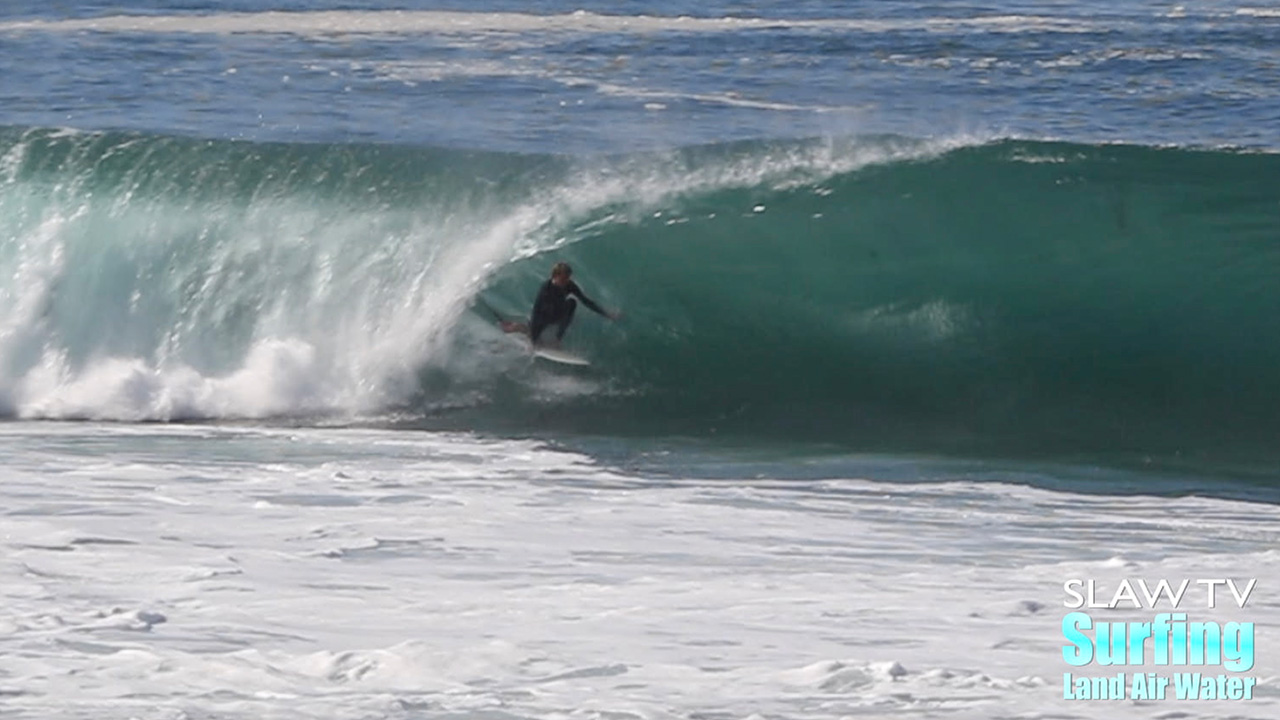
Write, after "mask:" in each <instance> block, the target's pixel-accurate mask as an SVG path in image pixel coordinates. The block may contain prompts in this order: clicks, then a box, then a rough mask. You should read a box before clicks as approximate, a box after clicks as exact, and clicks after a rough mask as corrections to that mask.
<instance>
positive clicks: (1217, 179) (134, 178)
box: [0, 128, 1280, 466]
mask: <svg viewBox="0 0 1280 720" xmlns="http://www.w3.org/2000/svg"><path fill="white" fill-rule="evenodd" d="M1278 188H1280V157H1277V156H1275V155H1269V154H1249V153H1239V152H1230V151H1207V150H1185V149H1155V148H1146V147H1132V146H1088V145H1073V144H1063V143H1047V142H1028V141H999V142H993V143H983V142H978V143H968V144H966V143H963V142H954V143H926V142H920V141H912V140H907V139H902V138H856V139H846V140H840V141H813V142H791V143H781V142H771V143H763V142H761V143H736V144H731V145H720V146H708V147H696V148H686V149H681V150H676V151H671V152H667V153H651V154H643V155H633V156H626V157H607V158H559V157H549V156H544V157H539V156H530V155H510V154H500V153H473V152H464V151H454V150H443V149H431V148H393V147H386V146H375V145H285V144H277V145H267V144H249V143H233V142H225V141H205V140H195V139H178V138H165V137H156V136H145V135H123V134H110V133H105V134H88V133H75V132H62V131H56V130H48V129H22V128H13V129H8V130H3V129H0V267H2V269H3V270H4V272H3V274H2V276H0V299H3V301H4V305H3V308H0V313H2V314H0V409H4V410H5V411H6V412H7V413H8V414H10V415H13V416H22V417H50V418H75V417H88V418H105V419H117V420H178V419H189V418H249V417H285V418H291V419H292V420H291V422H296V421H298V419H299V418H312V417H324V418H329V419H332V418H335V417H336V418H346V419H347V420H355V419H358V418H361V417H366V418H379V417H383V418H385V417H396V418H402V419H403V418H409V419H411V420H412V421H413V422H415V423H426V424H427V425H429V426H450V427H459V426H460V427H474V428H482V429H491V430H509V431H516V432H531V431H532V432H542V431H573V432H594V433H635V434H641V435H653V434H672V433H675V434H693V435H717V436H719V435H725V434H729V435H733V436H739V437H744V438H772V439H809V440H818V441H823V442H831V443H836V444H838V445H839V446H841V447H846V448H856V449H865V450H893V451H926V452H927V451H946V452H965V453H981V454H995V455H1007V454H1024V453H1052V454H1055V455H1062V454H1069V455H1078V456H1083V457H1101V456H1104V455H1121V456H1133V457H1139V458H1141V457H1152V458H1158V459H1162V460H1169V461H1176V460H1181V459H1189V460H1195V459H1202V460H1207V461H1211V462H1214V463H1222V464H1232V463H1236V462H1240V463H1257V462H1259V461H1261V462H1263V463H1267V462H1273V461H1275V460H1276V459H1277V457H1280V451H1277V449H1276V448H1278V447H1280V409H1278V408H1280V323H1278V322H1277V318H1278V317H1280V282H1277V278H1278V277H1280V189H1278ZM561 259H564V260H568V261H570V262H572V263H573V264H574V265H575V267H576V268H578V279H579V281H580V282H581V284H582V285H583V287H584V288H585V289H587V290H588V292H590V293H591V294H593V295H595V296H596V297H597V299H599V300H601V301H602V302H604V304H606V305H609V306H614V307H620V308H621V309H622V310H624V312H625V313H626V317H625V319H624V321H623V322H622V323H619V324H617V325H610V324H608V323H606V322H605V321H603V320H602V319H600V318H598V317H594V316H592V315H590V314H589V313H583V314H582V316H581V317H580V318H579V320H578V321H577V323H576V324H575V326H574V328H573V330H572V331H571V334H570V340H571V342H572V343H573V344H574V346H575V347H576V348H578V349H579V350H580V351H581V352H584V353H585V354H587V355H589V356H590V357H591V358H592V360H593V362H594V365H593V367H592V368H591V369H589V370H588V371H585V372H583V371H566V370H562V369H560V368H556V367H549V366H544V365H542V364H540V363H531V362H530V361H529V360H528V359H527V358H525V357H524V356H523V355H521V353H520V351H519V348H518V347H517V346H516V345H515V344H514V343H512V342H510V341H509V340H508V339H506V338H503V337H502V336H501V335H500V334H499V333H497V332H496V330H494V328H493V325H492V322H491V320H490V318H489V317H488V316H487V314H486V313H484V312H481V311H480V310H479V309H478V308H477V306H475V305H474V303H473V299H474V298H475V297H476V296H477V295H482V296H483V297H484V298H485V300H486V302H487V304H489V305H493V306H496V307H498V308H500V309H501V310H502V311H503V312H506V313H508V314H511V315H521V314H524V313H525V312H527V309H528V303H529V300H530V299H531V296H532V294H533V292H534V291H535V289H536V286H537V283H538V282H539V281H540V280H541V278H542V277H543V276H544V275H545V272H546V268H547V266H548V265H549V263H550V262H552V261H553V260H561ZM468 308H470V309H471V311H470V312H469V311H468ZM1255 466H1256V465H1255Z"/></svg>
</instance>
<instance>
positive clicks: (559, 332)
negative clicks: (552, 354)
mask: <svg viewBox="0 0 1280 720" xmlns="http://www.w3.org/2000/svg"><path fill="white" fill-rule="evenodd" d="M577 309H578V302H577V301H576V300H574V299H573V298H569V299H568V300H567V301H566V302H565V304H564V311H563V312H561V314H560V319H559V321H558V322H557V323H556V340H563V339H564V332H565V331H566V330H568V329H569V323H571V322H573V311H574V310H577Z"/></svg>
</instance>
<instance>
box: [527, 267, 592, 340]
mask: <svg viewBox="0 0 1280 720" xmlns="http://www.w3.org/2000/svg"><path fill="white" fill-rule="evenodd" d="M570 295H577V296H578V297H579V298H580V299H581V300H582V304H583V305H586V306H587V307H589V308H591V309H592V310H594V311H596V312H598V313H600V314H601V315H604V316H605V317H608V315H609V313H607V312H605V311H604V308H602V307H600V306H599V305H597V304H596V303H595V302H594V301H593V300H592V299H591V298H589V297H587V296H586V295H583V294H582V288H580V287H578V284H577V283H575V282H574V281H572V280H570V281H569V282H568V283H566V284H565V286H564V287H560V286H559V285H556V284H555V283H553V282H551V281H550V280H548V281H546V282H545V283H543V284H542V289H541V290H539V291H538V299H537V300H534V301H533V315H532V317H530V318H529V339H530V340H532V341H533V342H535V343H536V342H538V336H540V335H542V331H543V330H546V329H547V328H548V327H550V326H552V325H555V326H556V339H557V340H559V339H560V338H563V337H564V331H565V330H568V329H569V323H571V322H573V311H574V310H577V309H578V303H576V302H574V301H573V298H571V297H569V296H570Z"/></svg>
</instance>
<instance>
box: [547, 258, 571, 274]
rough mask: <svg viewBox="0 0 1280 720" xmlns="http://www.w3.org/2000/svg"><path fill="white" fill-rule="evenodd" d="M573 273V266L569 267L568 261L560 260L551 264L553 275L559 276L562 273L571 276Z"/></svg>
mask: <svg viewBox="0 0 1280 720" xmlns="http://www.w3.org/2000/svg"><path fill="white" fill-rule="evenodd" d="M572 274H573V268H572V267H569V263H567V262H558V263H556V264H555V265H552V266H551V277H558V276H560V275H563V276H565V277H569V276H570V275H572Z"/></svg>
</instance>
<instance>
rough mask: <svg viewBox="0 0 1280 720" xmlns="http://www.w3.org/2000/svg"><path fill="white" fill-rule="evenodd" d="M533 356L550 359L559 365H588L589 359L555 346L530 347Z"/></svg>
mask: <svg viewBox="0 0 1280 720" xmlns="http://www.w3.org/2000/svg"><path fill="white" fill-rule="evenodd" d="M531 350H532V352H533V356H534V357H540V358H542V359H543V360H550V361H551V362H554V363H560V364H561V365H590V364H591V361H590V360H587V359H586V358H584V357H581V356H578V355H574V354H573V353H571V352H568V351H565V350H557V349H556V348H546V347H532V348H531Z"/></svg>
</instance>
